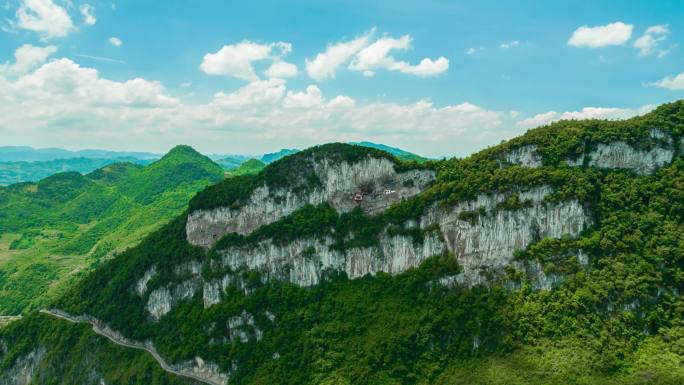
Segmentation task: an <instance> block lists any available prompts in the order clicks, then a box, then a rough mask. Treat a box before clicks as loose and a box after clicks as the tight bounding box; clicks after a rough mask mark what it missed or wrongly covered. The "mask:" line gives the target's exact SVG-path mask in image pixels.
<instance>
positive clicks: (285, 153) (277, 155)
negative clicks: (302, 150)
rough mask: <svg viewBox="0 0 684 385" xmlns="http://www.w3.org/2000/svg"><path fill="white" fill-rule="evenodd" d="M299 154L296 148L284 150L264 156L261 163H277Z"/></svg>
mask: <svg viewBox="0 0 684 385" xmlns="http://www.w3.org/2000/svg"><path fill="white" fill-rule="evenodd" d="M298 152H299V150H297V149H294V148H284V149H282V150H280V151H278V152H274V153H270V154H264V155H262V157H261V161H262V162H264V163H266V164H269V163H273V162H275V161H276V160H279V159H282V158H284V157H286V156H288V155H292V154H296V153H298Z"/></svg>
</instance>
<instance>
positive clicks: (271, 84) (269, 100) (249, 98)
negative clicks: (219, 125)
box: [212, 78, 286, 113]
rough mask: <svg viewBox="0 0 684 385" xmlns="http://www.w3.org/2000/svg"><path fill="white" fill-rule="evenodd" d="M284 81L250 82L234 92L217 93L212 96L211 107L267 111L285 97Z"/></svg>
mask: <svg viewBox="0 0 684 385" xmlns="http://www.w3.org/2000/svg"><path fill="white" fill-rule="evenodd" d="M285 91H286V87H285V80H283V79H276V78H271V79H267V80H257V81H254V82H251V83H249V84H247V85H245V86H243V87H241V88H239V89H238V90H237V91H235V92H231V93H223V92H218V93H216V95H214V100H213V101H212V106H214V107H220V108H227V109H240V110H241V111H242V112H243V113H246V112H248V111H252V112H253V111H261V112H264V111H267V110H270V109H272V108H273V106H274V105H276V104H277V103H279V102H280V101H281V100H282V99H283V96H284V95H285Z"/></svg>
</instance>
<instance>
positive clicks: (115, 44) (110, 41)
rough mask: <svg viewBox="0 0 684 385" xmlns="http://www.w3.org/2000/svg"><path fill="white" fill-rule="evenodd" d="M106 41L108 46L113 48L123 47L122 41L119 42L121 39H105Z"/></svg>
mask: <svg viewBox="0 0 684 385" xmlns="http://www.w3.org/2000/svg"><path fill="white" fill-rule="evenodd" d="M107 41H108V42H109V44H111V45H113V46H115V47H121V46H122V45H123V41H121V39H119V38H118V37H114V36H112V37H110V38H109V39H107Z"/></svg>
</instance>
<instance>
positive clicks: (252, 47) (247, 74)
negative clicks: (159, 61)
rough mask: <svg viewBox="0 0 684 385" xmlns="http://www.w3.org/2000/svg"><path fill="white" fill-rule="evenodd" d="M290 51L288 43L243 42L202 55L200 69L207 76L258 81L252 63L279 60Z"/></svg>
mask: <svg viewBox="0 0 684 385" xmlns="http://www.w3.org/2000/svg"><path fill="white" fill-rule="evenodd" d="M290 51H292V44H290V43H283V42H277V43H271V44H258V43H253V42H251V41H248V40H245V41H242V42H240V43H238V44H233V45H224V46H223V47H222V48H221V49H220V50H218V51H217V52H215V53H208V54H206V55H204V60H202V64H200V69H201V70H202V71H204V73H206V74H208V75H224V76H232V77H236V78H238V79H242V80H248V81H256V80H258V79H259V77H258V76H257V74H256V72H255V71H254V67H253V66H252V63H254V62H256V61H260V60H266V59H269V60H275V61H277V60H280V58H282V57H283V56H285V55H287V54H288V53H289V52H290Z"/></svg>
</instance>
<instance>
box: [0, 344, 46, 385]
mask: <svg viewBox="0 0 684 385" xmlns="http://www.w3.org/2000/svg"><path fill="white" fill-rule="evenodd" d="M43 356H45V349H44V348H42V347H39V348H36V349H34V350H32V351H30V352H29V353H28V354H27V355H25V356H23V357H19V358H18V359H17V360H16V361H15V362H14V365H12V367H11V368H10V369H9V370H8V371H6V372H5V373H0V385H29V384H31V381H32V379H33V376H34V374H35V372H36V369H37V368H38V365H39V364H40V362H41V361H42V360H43Z"/></svg>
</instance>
